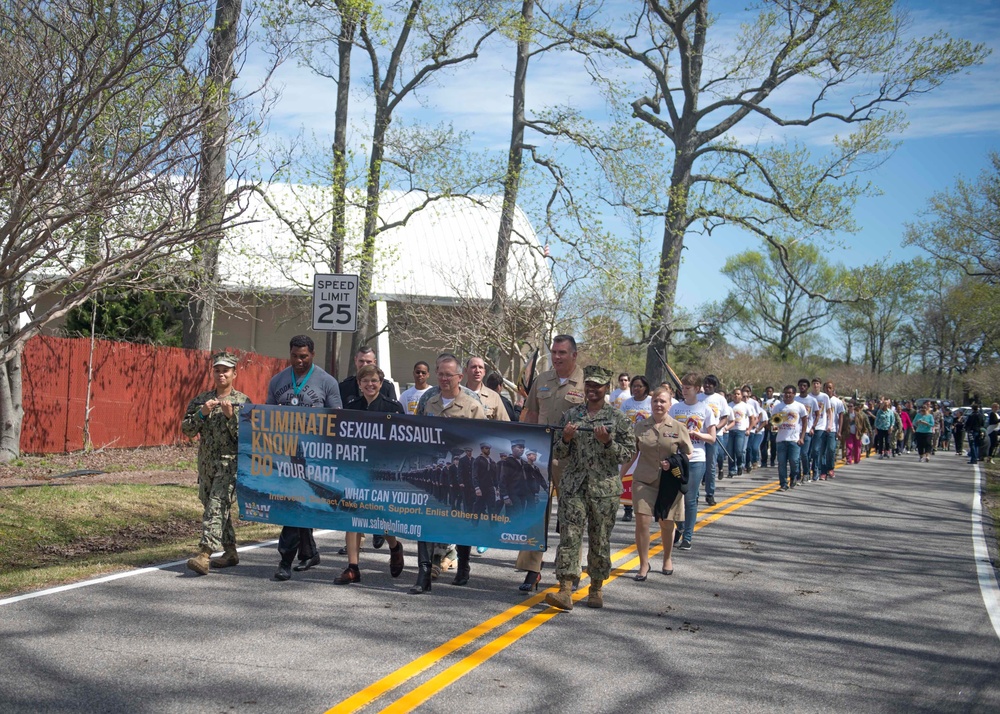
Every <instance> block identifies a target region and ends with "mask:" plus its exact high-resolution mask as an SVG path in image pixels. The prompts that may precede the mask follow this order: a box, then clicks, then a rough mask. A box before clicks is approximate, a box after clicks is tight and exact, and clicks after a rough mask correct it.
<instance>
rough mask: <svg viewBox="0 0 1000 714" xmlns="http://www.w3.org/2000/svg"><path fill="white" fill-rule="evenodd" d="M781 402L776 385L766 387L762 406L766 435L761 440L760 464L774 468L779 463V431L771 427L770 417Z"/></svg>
mask: <svg viewBox="0 0 1000 714" xmlns="http://www.w3.org/2000/svg"><path fill="white" fill-rule="evenodd" d="M780 403H781V395H780V394H775V393H774V387H770V386H768V387H765V388H764V399H763V401H762V402H761V405H760V406H761V408H762V409H763V410H764V414H763V417H764V436H763V438H762V439H761V441H760V465H761V466H764V467H766V466H768V465H769V464H768V462H770V466H771V467H772V468H774V467H775V466H776V465H777V463H778V452H777V451H775V450H774V448H775V444H776V443H777V436H778V432H776V431H775V430H774V429H772V428H771V425H770V422H768V419H770V418H771V412H772V410H773V409H774V407H775V405H777V404H780Z"/></svg>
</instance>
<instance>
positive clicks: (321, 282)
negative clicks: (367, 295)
mask: <svg viewBox="0 0 1000 714" xmlns="http://www.w3.org/2000/svg"><path fill="white" fill-rule="evenodd" d="M312 302H313V325H312V327H313V329H314V330H323V331H326V332H355V331H356V330H357V329H358V276H357V275H320V274H317V275H316V276H314V277H313V301H312Z"/></svg>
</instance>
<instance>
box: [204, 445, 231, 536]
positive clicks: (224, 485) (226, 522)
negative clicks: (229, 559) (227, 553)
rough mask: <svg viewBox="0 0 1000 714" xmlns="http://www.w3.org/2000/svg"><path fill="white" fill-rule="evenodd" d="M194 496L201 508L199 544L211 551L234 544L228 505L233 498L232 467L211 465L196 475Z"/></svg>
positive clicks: (229, 505)
mask: <svg viewBox="0 0 1000 714" xmlns="http://www.w3.org/2000/svg"><path fill="white" fill-rule="evenodd" d="M198 498H199V499H200V500H201V505H202V506H204V507H205V510H204V511H203V512H202V515H201V543H200V545H201V547H203V548H205V547H207V548H211V549H212V550H213V551H215V550H222V549H223V548H225V547H226V546H234V545H236V530H235V529H234V528H233V519H232V506H233V503H234V502H235V501H236V469H235V463H234V464H233V468H232V469H229V468H219V469H213V472H212V473H208V474H206V473H201V474H199V475H198Z"/></svg>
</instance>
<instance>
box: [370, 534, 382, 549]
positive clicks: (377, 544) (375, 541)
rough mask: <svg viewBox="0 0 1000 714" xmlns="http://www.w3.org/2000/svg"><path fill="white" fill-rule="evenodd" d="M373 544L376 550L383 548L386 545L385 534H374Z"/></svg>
mask: <svg viewBox="0 0 1000 714" xmlns="http://www.w3.org/2000/svg"><path fill="white" fill-rule="evenodd" d="M372 545H373V546H374V547H375V549H376V550H377V549H379V548H381V547H382V546H383V545H385V536H382V535H373V536H372Z"/></svg>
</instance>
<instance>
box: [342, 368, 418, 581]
mask: <svg viewBox="0 0 1000 714" xmlns="http://www.w3.org/2000/svg"><path fill="white" fill-rule="evenodd" d="M384 379H385V374H384V373H383V372H382V370H381V369H379V368H378V367H376V366H375V365H373V364H366V365H365V366H364V367H362V368H361V369H360V370H359V371H358V388H359V389H360V391H361V396H360V397H358V398H357V399H352V400H351V401H349V402H348V403H347V404H345V405H344V408H345V409H357V410H359V411H369V412H381V413H385V414H406V410H405V409H403V405H402V404H400V403H399V402H397V401H396V400H395V399H391V398H389V397H386V396H383V395H382V394H381V393H380V392H381V389H382V382H383V380H384ZM385 542H386V543H388V544H389V574H390V575H391V576H392V577H394V578H398V577H399V576H400V575H402V573H403V544H402V543H400V542H399V541H398V540H397V539H396V536H391V535H386V537H385ZM360 555H361V534H360V533H348V534H347V568H345V569H344V572H343V573H341V574H340V575H339V576H338V577H337V578H335V579H334V581H333V582H334V583H336V584H337V585H350V584H351V583H360V582H361V571H360V570H359V569H358V560H359V557H360Z"/></svg>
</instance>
